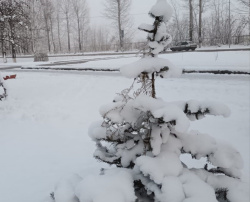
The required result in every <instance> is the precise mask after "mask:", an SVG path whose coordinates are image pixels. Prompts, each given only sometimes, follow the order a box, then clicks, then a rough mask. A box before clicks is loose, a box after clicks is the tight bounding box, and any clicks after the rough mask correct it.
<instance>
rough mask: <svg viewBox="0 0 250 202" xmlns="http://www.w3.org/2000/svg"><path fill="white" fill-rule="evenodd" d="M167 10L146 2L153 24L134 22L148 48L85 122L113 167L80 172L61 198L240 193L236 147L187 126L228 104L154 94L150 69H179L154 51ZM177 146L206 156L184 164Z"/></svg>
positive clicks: (164, 201)
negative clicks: (199, 163)
mask: <svg viewBox="0 0 250 202" xmlns="http://www.w3.org/2000/svg"><path fill="white" fill-rule="evenodd" d="M171 14H172V10H171V7H170V6H169V5H168V3H167V2H166V0H157V3H156V5H154V6H153V8H152V9H151V10H150V16H152V17H153V18H154V19H155V21H154V24H153V25H147V24H143V25H141V26H140V27H139V29H141V30H143V31H146V32H148V40H149V44H148V45H149V53H148V54H147V55H144V56H143V58H141V59H140V60H139V61H137V62H135V63H132V64H130V65H126V66H123V67H122V68H121V73H122V74H123V75H124V76H126V77H129V78H134V82H133V84H132V85H131V86H130V87H129V88H128V89H125V90H123V91H122V92H121V93H119V94H118V95H117V96H116V97H115V98H114V99H113V102H112V103H110V104H107V105H104V106H103V107H101V109H100V114H101V116H102V120H101V121H98V122H96V123H93V124H92V125H91V127H90V128H89V135H90V137H91V138H92V140H93V141H95V142H96V147H97V148H96V151H95V152H94V157H95V158H96V159H98V160H100V161H102V162H105V163H108V164H110V165H113V166H115V167H116V168H112V169H110V170H104V171H102V172H101V173H100V175H98V176H88V177H86V178H84V179H82V180H81V181H80V183H78V185H76V186H75V189H74V192H73V193H74V194H73V195H72V189H71V186H70V188H67V190H70V191H69V192H68V196H64V197H63V198H64V199H65V198H67V199H68V200H67V202H75V199H76V198H77V200H79V201H80V202H89V201H92V202H112V201H114V202H134V201H143V202H147V201H151V202H152V201H156V202H218V201H220V202H223V201H230V202H247V201H248V191H247V190H246V186H245V184H243V183H242V182H241V180H240V177H241V169H242V167H243V162H242V158H241V156H240V154H239V152H238V151H237V150H236V149H234V148H232V147H231V146H229V145H225V144H222V143H220V142H218V141H217V140H215V139H214V138H212V137H211V136H209V135H207V134H202V133H199V132H197V131H192V132H190V131H189V130H188V129H189V125H190V121H195V120H200V119H201V118H204V117H205V116H206V115H215V116H224V117H227V116H229V115H230V110H229V109H228V108H227V107H226V106H225V105H224V104H221V103H216V102H206V101H205V102H199V101H195V100H190V101H187V102H182V101H181V102H180V101H178V102H165V101H163V100H162V99H159V98H157V96H156V87H155V79H156V78H157V77H161V78H168V77H176V76H179V75H180V74H181V72H182V71H181V70H180V69H178V68H177V67H175V66H174V65H173V64H172V63H171V62H169V61H168V60H166V59H161V58H158V53H159V52H161V51H162V50H163V49H164V47H165V46H166V45H167V44H168V43H170V41H171V37H170V36H169V34H168V33H167V32H166V31H167V29H166V22H167V20H169V18H170V16H171ZM182 154H189V155H190V156H192V158H194V159H197V160H199V159H201V158H206V159H207V163H206V164H205V165H204V167H202V168H199V169H192V168H188V166H187V165H185V163H184V162H182V160H181V158H180V157H181V155H182ZM70 184H71V185H72V184H74V183H70ZM64 187H65V185H64V184H63V186H62V188H61V189H59V188H57V190H63V189H64ZM65 193H67V192H65V191H64V192H63V194H65ZM57 194H58V192H55V200H56V202H61V201H62V202H64V200H57V199H56V196H57V197H58V198H59V196H58V195H57ZM75 197H76V198H75Z"/></svg>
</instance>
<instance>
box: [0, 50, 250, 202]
mask: <svg viewBox="0 0 250 202" xmlns="http://www.w3.org/2000/svg"><path fill="white" fill-rule="evenodd" d="M190 54H192V53H190ZM212 54H214V53H212ZM219 54H220V53H219ZM178 55H179V56H178ZM181 55H182V56H181ZM167 56H169V55H166V57H167ZM180 56H181V57H184V58H186V55H184V54H173V55H171V57H180ZM213 56H214V57H215V55H213ZM211 57H212V56H211ZM176 60H177V59H176ZM187 60H188V59H187ZM208 60H209V59H208ZM214 60H215V58H214ZM180 62H181V61H180ZM241 62H242V61H238V63H239V64H241ZM248 62H249V60H248ZM242 63H243V62H242ZM11 73H16V72H3V73H2V76H5V75H7V74H11ZM131 83H132V80H131V79H127V78H123V77H121V76H120V75H119V74H118V73H106V74H104V73H87V72H85V73H74V72H68V73H61V72H25V71H24V72H18V73H17V79H16V80H8V81H6V82H5V85H6V86H7V88H8V94H9V97H8V99H7V100H6V101H4V102H0V159H1V166H0V179H1V180H0V201H1V202H17V201H21V202H39V201H43V200H44V199H45V198H46V197H47V196H49V194H50V192H52V191H53V189H54V186H55V184H56V183H57V182H58V181H59V180H60V179H62V178H64V177H66V176H69V175H71V174H73V173H80V174H81V175H87V174H89V173H98V172H99V170H100V168H102V167H106V165H104V164H102V163H98V162H97V161H96V160H95V159H94V158H93V157H92V155H93V152H94V150H95V145H94V143H93V142H92V141H91V140H90V138H89V137H88V127H89V125H90V124H91V123H92V122H93V121H95V120H99V119H100V118H101V117H100V115H99V112H98V109H99V107H100V106H101V105H103V104H105V103H109V102H110V101H112V99H113V97H114V96H115V93H117V92H120V91H121V90H122V89H124V88H127V87H129V86H130V84H131ZM156 86H157V96H158V97H162V98H163V99H164V100H166V101H173V100H190V99H197V100H216V101H220V102H222V103H225V104H227V105H228V106H229V108H230V109H231V116H230V117H229V118H222V117H207V118H205V119H203V120H201V121H197V122H192V125H191V128H190V129H194V130H199V131H200V132H204V133H208V134H210V135H212V136H213V137H216V138H218V139H221V140H223V141H226V142H228V143H230V144H232V145H233V146H234V147H236V148H237V149H238V150H239V151H240V153H241V154H242V156H243V159H244V161H245V168H244V170H243V173H244V181H249V169H250V166H249V152H250V150H249V141H250V138H249V134H250V126H249V123H250V109H249V108H250V78H249V76H235V75H234V76H227V75H220V76H214V75H209V74H203V75H202V74H189V75H183V76H182V77H181V78H176V79H159V80H158V81H157V85H156ZM190 161H191V160H190ZM197 165H198V164H197Z"/></svg>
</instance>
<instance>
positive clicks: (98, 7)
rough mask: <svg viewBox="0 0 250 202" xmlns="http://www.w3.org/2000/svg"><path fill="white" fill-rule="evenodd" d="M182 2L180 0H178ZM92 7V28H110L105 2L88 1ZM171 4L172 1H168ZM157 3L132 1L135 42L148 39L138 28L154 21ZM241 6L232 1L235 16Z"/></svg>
mask: <svg viewBox="0 0 250 202" xmlns="http://www.w3.org/2000/svg"><path fill="white" fill-rule="evenodd" d="M176 1H180V0H176ZM218 1H220V0H218ZM228 1H229V0H228ZM87 2H88V4H89V7H90V21H91V24H92V26H106V25H107V26H108V24H109V23H110V21H109V20H107V19H105V18H104V17H100V16H102V15H103V14H102V12H103V10H104V6H103V3H104V2H105V0H87ZM168 2H169V3H170V1H169V0H168ZM155 3H156V0H132V5H131V17H132V19H133V21H134V28H135V30H136V32H135V38H134V41H139V40H143V39H146V36H147V34H146V33H145V32H142V31H139V30H137V27H138V26H139V25H140V24H141V23H151V22H152V19H151V18H150V17H149V16H148V14H147V13H148V12H149V10H150V8H151V7H152V6H153V5H154V4H155ZM238 6H239V3H238V1H237V0H231V11H232V13H233V14H236V13H234V11H235V10H236V8H237V7H238Z"/></svg>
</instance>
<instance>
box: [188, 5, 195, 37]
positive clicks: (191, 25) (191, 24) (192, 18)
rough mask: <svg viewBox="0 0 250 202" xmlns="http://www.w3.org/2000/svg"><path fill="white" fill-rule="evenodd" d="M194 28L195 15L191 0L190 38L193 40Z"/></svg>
mask: <svg viewBox="0 0 250 202" xmlns="http://www.w3.org/2000/svg"><path fill="white" fill-rule="evenodd" d="M193 30H194V17H193V4H192V0H189V40H190V41H193Z"/></svg>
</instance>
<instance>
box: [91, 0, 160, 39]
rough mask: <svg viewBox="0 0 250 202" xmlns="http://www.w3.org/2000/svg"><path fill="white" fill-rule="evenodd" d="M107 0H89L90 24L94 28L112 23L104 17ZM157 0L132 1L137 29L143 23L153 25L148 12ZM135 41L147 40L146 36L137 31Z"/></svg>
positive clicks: (133, 16) (132, 14)
mask: <svg viewBox="0 0 250 202" xmlns="http://www.w3.org/2000/svg"><path fill="white" fill-rule="evenodd" d="M104 2H105V0H88V4H89V7H90V22H91V24H92V25H94V26H103V25H108V24H109V23H110V21H109V20H107V19H105V18H104V17H100V16H102V12H103V9H104V6H103V3H104ZM155 2H156V0H132V5H131V17H132V19H133V21H134V27H135V28H137V27H138V26H139V25H140V24H141V23H151V21H152V20H151V18H150V17H149V16H148V14H147V13H148V11H149V10H150V8H151V7H152V6H153V5H154V4H155ZM135 38H136V39H135V40H137V39H138V40H139V39H140V38H141V39H144V38H146V34H145V33H144V32H142V31H139V30H138V31H136V33H135Z"/></svg>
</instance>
